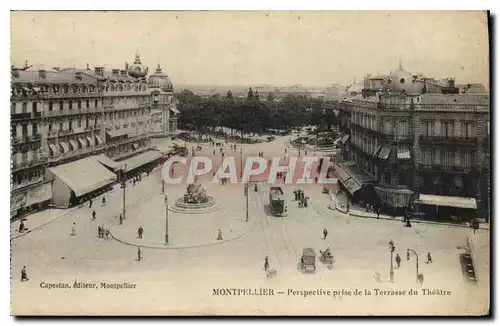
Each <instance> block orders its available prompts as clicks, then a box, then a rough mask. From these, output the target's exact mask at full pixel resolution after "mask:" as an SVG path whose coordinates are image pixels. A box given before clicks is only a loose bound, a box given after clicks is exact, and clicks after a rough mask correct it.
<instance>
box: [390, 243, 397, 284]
mask: <svg viewBox="0 0 500 326" xmlns="http://www.w3.org/2000/svg"><path fill="white" fill-rule="evenodd" d="M395 250H396V246H394V242H393V241H392V240H390V241H389V251H390V252H391V269H390V270H389V280H390V281H391V282H394V264H393V254H394V251H395Z"/></svg>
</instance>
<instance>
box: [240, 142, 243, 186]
mask: <svg viewBox="0 0 500 326" xmlns="http://www.w3.org/2000/svg"><path fill="white" fill-rule="evenodd" d="M241 145H243V144H241ZM240 165H241V173H240V175H241V177H242V178H243V146H242V147H240Z"/></svg>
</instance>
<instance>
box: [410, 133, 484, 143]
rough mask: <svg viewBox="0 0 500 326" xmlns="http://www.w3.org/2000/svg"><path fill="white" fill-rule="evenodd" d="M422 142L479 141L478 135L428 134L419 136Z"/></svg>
mask: <svg viewBox="0 0 500 326" xmlns="http://www.w3.org/2000/svg"><path fill="white" fill-rule="evenodd" d="M419 139H420V141H421V142H447V143H454V144H457V145H458V144H460V143H462V144H476V143H477V138H476V137H468V138H465V137H455V136H427V135H420V137H419Z"/></svg>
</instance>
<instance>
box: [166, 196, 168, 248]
mask: <svg viewBox="0 0 500 326" xmlns="http://www.w3.org/2000/svg"><path fill="white" fill-rule="evenodd" d="M165 245H168V195H167V194H165Z"/></svg>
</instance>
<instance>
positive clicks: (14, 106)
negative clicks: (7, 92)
mask: <svg viewBox="0 0 500 326" xmlns="http://www.w3.org/2000/svg"><path fill="white" fill-rule="evenodd" d="M10 113H11V114H15V113H16V103H10Z"/></svg>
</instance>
